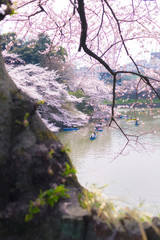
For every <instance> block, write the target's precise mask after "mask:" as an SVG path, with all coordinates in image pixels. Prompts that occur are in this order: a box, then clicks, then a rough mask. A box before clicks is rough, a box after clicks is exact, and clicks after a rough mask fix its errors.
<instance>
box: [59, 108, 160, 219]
mask: <svg viewBox="0 0 160 240" xmlns="http://www.w3.org/2000/svg"><path fill="white" fill-rule="evenodd" d="M120 111H121V114H122V115H128V116H129V119H130V118H132V119H134V118H137V119H138V123H139V125H138V126H136V125H135V121H134V120H129V119H127V118H122V119H117V123H118V124H119V125H120V127H121V128H122V129H123V131H124V132H125V134H128V135H130V136H128V137H129V138H130V142H129V143H128V145H127V146H126V147H125V145H126V143H127V139H126V137H125V136H124V134H123V133H122V132H121V131H120V130H119V129H117V128H115V127H116V126H115V125H113V127H109V128H108V126H107V125H106V123H105V122H104V123H103V131H102V132H97V138H96V139H95V140H92V141H91V140H90V135H91V133H92V132H93V131H94V127H95V125H94V124H90V125H88V126H86V127H84V128H81V129H79V130H78V131H71V132H59V133H58V134H57V135H58V137H59V138H60V140H61V142H62V143H63V145H66V144H67V145H68V147H69V148H70V150H71V152H69V153H68V154H69V156H70V158H71V160H72V162H73V165H74V167H75V168H76V170H77V177H78V180H79V182H80V184H81V185H82V186H84V187H86V188H88V189H90V187H91V186H92V185H93V184H96V186H97V187H101V186H104V185H106V184H108V186H107V187H105V188H104V189H103V192H104V193H105V194H106V195H107V196H108V197H109V198H110V199H111V200H112V199H114V201H115V202H116V203H117V204H120V205H122V206H130V207H137V206H138V205H139V204H141V203H142V202H143V207H142V210H145V211H147V212H149V213H151V214H154V215H157V214H159V213H160V185H159V183H160V109H153V110H138V111H136V112H134V111H132V112H131V111H130V110H129V109H124V110H120Z"/></svg>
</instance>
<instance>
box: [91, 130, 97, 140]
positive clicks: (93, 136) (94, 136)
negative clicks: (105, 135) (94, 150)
mask: <svg viewBox="0 0 160 240" xmlns="http://www.w3.org/2000/svg"><path fill="white" fill-rule="evenodd" d="M96 137H97V135H96V133H95V132H94V133H92V134H91V136H90V140H94V139H96Z"/></svg>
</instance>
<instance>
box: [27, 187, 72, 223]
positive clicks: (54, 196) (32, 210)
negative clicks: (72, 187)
mask: <svg viewBox="0 0 160 240" xmlns="http://www.w3.org/2000/svg"><path fill="white" fill-rule="evenodd" d="M67 191H68V189H66V188H65V186H64V185H59V186H57V187H56V188H55V189H53V188H51V189H48V190H46V191H42V190H40V194H39V196H38V198H37V199H36V200H35V201H34V202H33V201H31V202H30V205H29V209H28V214H26V216H25V221H26V222H28V221H30V220H32V219H33V217H34V215H35V214H37V213H39V212H40V207H42V206H44V205H45V204H48V205H49V206H51V207H54V206H55V204H56V203H57V202H58V201H59V199H60V198H69V197H70V196H69V194H67V193H66V192H67Z"/></svg>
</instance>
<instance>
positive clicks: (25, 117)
mask: <svg viewBox="0 0 160 240" xmlns="http://www.w3.org/2000/svg"><path fill="white" fill-rule="evenodd" d="M28 117H29V113H26V114H25V115H24V119H23V121H22V122H21V121H18V120H16V123H18V124H19V125H22V126H24V127H28V125H29V121H28Z"/></svg>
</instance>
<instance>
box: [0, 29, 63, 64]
mask: <svg viewBox="0 0 160 240" xmlns="http://www.w3.org/2000/svg"><path fill="white" fill-rule="evenodd" d="M1 40H2V41H1V44H2V50H5V49H7V50H8V52H9V53H16V54H18V55H19V56H20V57H21V59H22V60H24V61H25V63H26V64H29V63H31V64H40V63H41V62H42V61H43V60H44V57H45V56H52V57H56V58H58V59H60V60H62V61H65V57H67V51H66V49H65V48H63V47H62V46H59V47H56V48H55V47H54V46H52V42H51V40H50V38H49V36H48V35H47V34H45V33H40V34H39V35H38V39H37V40H36V39H32V40H30V41H22V40H19V39H17V35H16V33H13V32H11V33H7V34H3V35H2V36H1ZM8 44H9V45H10V46H9V45H8ZM8 46H9V47H8ZM47 49H49V50H47ZM46 50H47V53H45V54H43V52H45V51H46Z"/></svg>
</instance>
